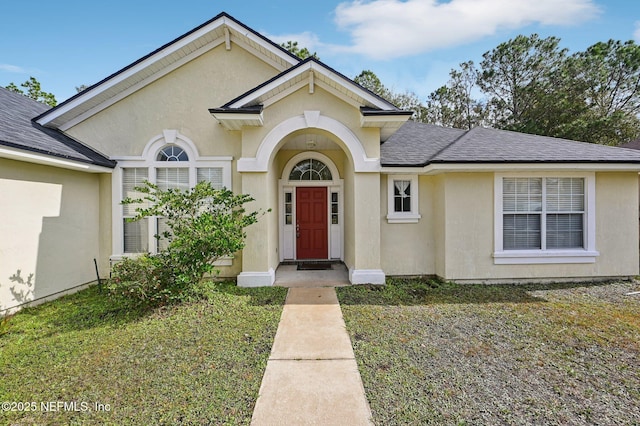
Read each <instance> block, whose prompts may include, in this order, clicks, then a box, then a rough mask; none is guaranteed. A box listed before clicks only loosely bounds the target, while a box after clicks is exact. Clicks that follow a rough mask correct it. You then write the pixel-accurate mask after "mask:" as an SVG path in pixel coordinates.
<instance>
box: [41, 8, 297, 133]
mask: <svg viewBox="0 0 640 426" xmlns="http://www.w3.org/2000/svg"><path fill="white" fill-rule="evenodd" d="M222 26H230V27H233V28H234V29H235V30H237V32H239V33H241V34H242V35H243V36H244V37H247V38H249V39H251V40H253V41H255V42H257V43H259V44H261V45H263V46H264V47H265V49H268V50H269V51H270V52H272V53H273V54H274V55H276V56H277V57H278V58H280V60H282V61H283V63H287V64H289V65H295V64H297V63H298V62H300V59H299V58H298V57H296V56H295V55H293V54H292V53H290V52H289V51H287V50H286V49H284V48H283V47H281V46H279V45H277V44H276V43H274V42H272V41H271V40H269V39H267V38H266V37H264V36H263V35H261V34H259V33H258V32H256V31H254V30H252V29H251V28H249V27H247V26H246V25H244V24H242V23H241V22H240V21H238V20H236V19H235V18H233V17H232V16H230V15H228V14H227V13H225V12H222V13H220V14H218V15H217V16H215V17H214V18H212V19H210V20H209V21H207V22H205V23H204V24H201V25H199V26H198V27H196V28H194V29H193V30H191V31H189V32H187V33H185V34H183V35H181V36H179V37H178V38H176V39H174V40H172V41H170V42H169V43H166V44H164V45H163V46H162V47H160V48H158V49H156V50H154V51H153V52H151V53H149V54H147V55H145V56H143V57H142V58H140V59H138V60H137V61H135V62H133V63H131V64H129V65H127V66H126V67H124V68H122V69H120V70H119V71H116V72H115V73H113V74H111V75H110V76H108V77H106V78H105V79H103V80H101V81H99V82H98V83H96V84H94V85H92V86H90V87H88V88H87V89H85V90H84V91H82V92H80V93H77V94H76V95H74V96H72V97H71V98H69V99H67V100H65V101H64V102H62V103H60V104H58V105H57V106H56V107H54V108H52V109H50V110H48V111H45V112H44V113H42V114H40V115H38V116H37V117H35V118H34V121H35V122H36V123H38V124H40V125H42V126H47V127H58V128H60V127H64V124H65V123H64V122H60V120H59V119H61V117H62V116H63V115H64V114H67V113H69V112H71V111H72V110H74V109H77V108H80V107H81V106H82V105H83V104H86V103H88V102H90V101H91V100H93V99H98V98H99V97H100V96H101V95H103V94H104V93H105V92H107V91H108V90H109V89H111V88H113V87H114V86H116V85H117V84H119V83H121V82H122V81H124V80H126V79H127V78H132V76H134V75H135V74H138V73H140V72H141V71H143V70H144V69H145V68H148V67H150V66H152V65H153V64H156V63H159V62H160V61H162V60H163V59H164V58H166V57H168V56H169V55H171V54H172V53H174V51H177V50H180V49H182V48H184V46H185V45H188V44H189V43H193V42H195V41H197V40H198V39H199V38H200V37H202V36H203V35H204V34H206V33H208V32H211V31H214V30H215V29H216V28H218V27H222ZM102 104H104V101H100V102H98V103H97V105H96V106H93V107H90V108H88V109H87V110H86V111H82V112H79V113H78V115H77V116H84V115H85V114H93V113H96V112H97V111H98V110H100V108H99V106H100V105H102ZM73 120H74V119H71V120H70V121H73ZM63 121H65V122H66V121H67V120H63ZM63 130H64V129H63Z"/></svg>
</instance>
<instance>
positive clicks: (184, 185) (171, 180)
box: [156, 167, 189, 191]
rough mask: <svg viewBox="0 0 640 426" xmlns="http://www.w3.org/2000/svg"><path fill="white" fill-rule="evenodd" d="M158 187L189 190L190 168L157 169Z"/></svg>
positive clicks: (163, 189) (161, 188) (164, 189)
mask: <svg viewBox="0 0 640 426" xmlns="http://www.w3.org/2000/svg"><path fill="white" fill-rule="evenodd" d="M156 185H158V189H160V190H162V191H166V190H168V189H180V190H183V191H184V190H187V189H189V168H187V167H181V168H177V167H171V168H170V167H163V168H158V169H156Z"/></svg>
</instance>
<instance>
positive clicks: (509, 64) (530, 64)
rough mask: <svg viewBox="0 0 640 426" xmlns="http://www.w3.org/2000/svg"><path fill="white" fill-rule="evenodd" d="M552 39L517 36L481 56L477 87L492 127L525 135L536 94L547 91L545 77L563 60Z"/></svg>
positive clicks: (555, 41) (547, 79)
mask: <svg viewBox="0 0 640 426" xmlns="http://www.w3.org/2000/svg"><path fill="white" fill-rule="evenodd" d="M559 42H560V40H559V39H558V38H556V37H547V38H545V39H541V38H540V37H539V36H538V35H537V34H532V35H531V36H529V37H526V36H523V35H519V36H517V37H516V38H515V39H513V40H509V41H508V42H505V43H500V44H499V45H498V46H497V47H496V48H495V49H493V50H491V51H489V52H486V53H485V54H484V55H482V57H483V60H482V62H481V63H480V68H481V71H480V72H479V74H478V80H477V82H478V87H479V88H480V89H481V90H482V91H483V92H484V94H485V95H486V96H487V98H488V99H487V105H488V108H489V109H488V113H489V114H488V117H489V119H490V120H491V121H493V124H494V125H495V126H496V127H499V128H506V129H511V130H517V131H525V129H526V127H527V126H526V122H527V120H528V118H527V115H528V114H529V113H530V112H531V111H532V110H533V109H534V108H535V106H536V104H537V95H538V94H539V93H548V92H550V91H551V87H550V84H549V83H550V79H549V76H550V75H551V74H552V73H554V72H556V71H557V70H558V69H559V68H560V67H561V65H562V64H563V60H564V58H565V57H566V52H567V51H566V49H560V48H559V47H558V44H559Z"/></svg>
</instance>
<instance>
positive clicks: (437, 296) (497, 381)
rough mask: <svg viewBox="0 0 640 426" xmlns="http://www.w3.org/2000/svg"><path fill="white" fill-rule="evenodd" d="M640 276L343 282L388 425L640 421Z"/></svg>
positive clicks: (356, 340)
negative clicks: (599, 280)
mask: <svg viewBox="0 0 640 426" xmlns="http://www.w3.org/2000/svg"><path fill="white" fill-rule="evenodd" d="M634 290H635V291H637V290H640V287H639V286H638V284H637V283H633V282H622V283H609V284H601V285H546V286H477V285H469V286H458V285H453V284H444V283H436V282H429V281H420V280H389V281H388V285H387V286H385V287H377V286H353V287H343V288H338V289H337V292H338V298H339V300H340V304H341V307H342V312H343V315H344V317H345V321H346V325H347V329H348V331H349V334H350V336H351V340H352V343H353V346H354V350H355V355H356V359H357V361H358V366H359V369H360V374H361V376H362V379H363V382H364V387H365V390H366V395H367V398H368V399H369V402H370V404H371V409H372V412H373V421H374V423H375V424H379V425H407V424H412V425H418V424H419V425H422V424H436V425H459V424H467V425H480V424H481V425H498V424H500V425H501V424H513V425H522V424H531V425H540V424H547V425H566V424H576V425H580V424H598V425H604V424H620V425H638V424H640V408H639V407H640V295H626V293H629V292H632V291H634Z"/></svg>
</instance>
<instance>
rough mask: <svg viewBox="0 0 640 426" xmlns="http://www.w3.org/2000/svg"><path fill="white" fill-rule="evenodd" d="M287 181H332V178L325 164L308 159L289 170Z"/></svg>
mask: <svg viewBox="0 0 640 426" xmlns="http://www.w3.org/2000/svg"><path fill="white" fill-rule="evenodd" d="M289 180H290V181H296V180H298V181H299V180H302V181H311V180H333V176H332V175H331V170H329V167H327V165H326V164H325V163H323V162H322V161H320V160H316V159H315V158H308V159H306V160H302V161H300V162H299V163H298V164H296V165H295V166H294V167H293V169H291V173H289Z"/></svg>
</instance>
